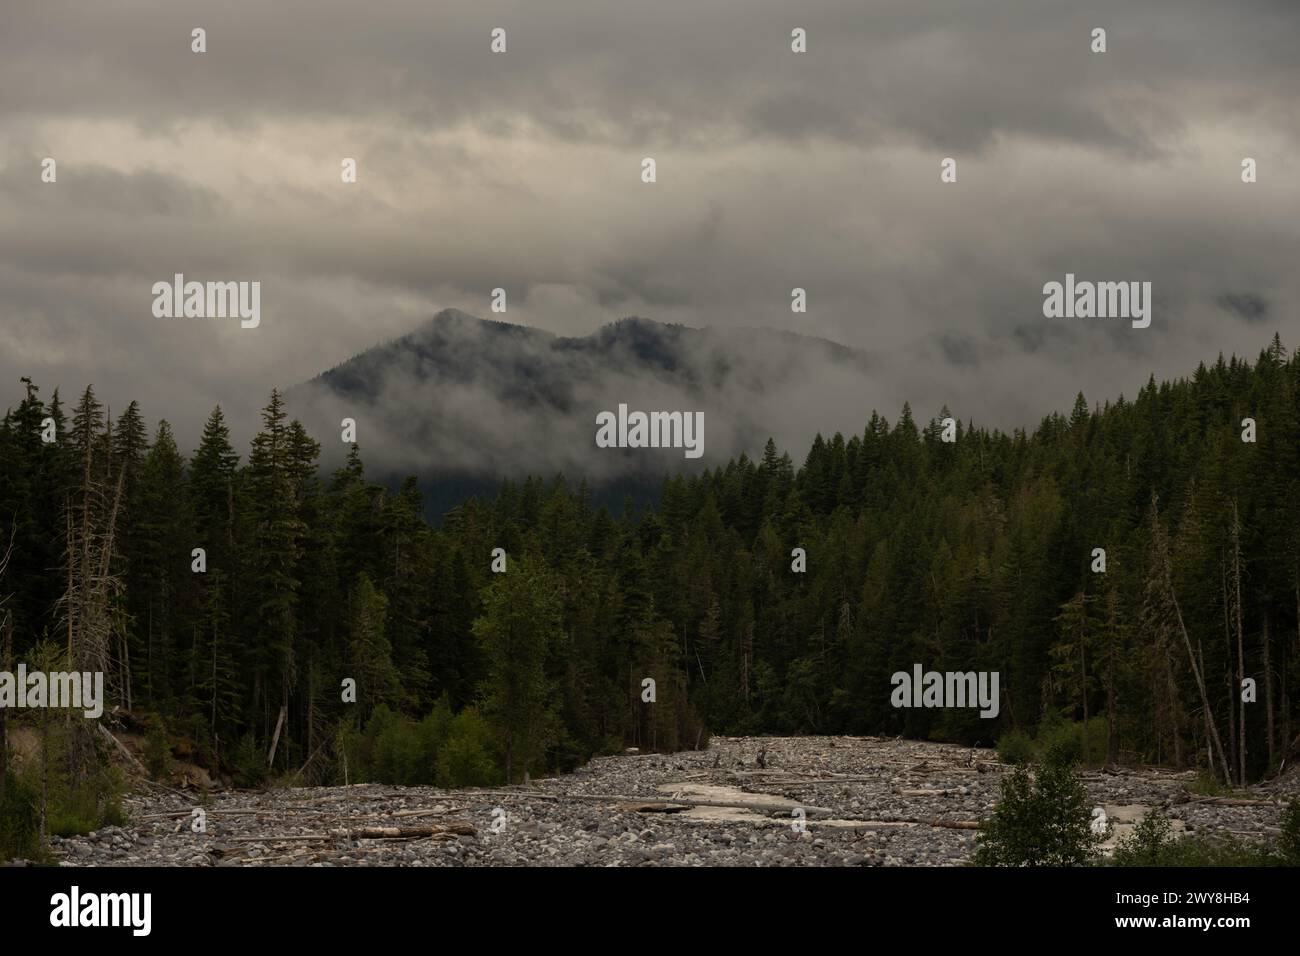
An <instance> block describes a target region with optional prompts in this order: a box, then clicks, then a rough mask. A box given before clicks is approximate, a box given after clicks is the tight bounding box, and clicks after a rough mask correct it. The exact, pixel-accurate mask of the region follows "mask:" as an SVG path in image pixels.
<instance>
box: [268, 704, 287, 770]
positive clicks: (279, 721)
mask: <svg viewBox="0 0 1300 956" xmlns="http://www.w3.org/2000/svg"><path fill="white" fill-rule="evenodd" d="M288 710H289V704H288V702H287V701H286V702H285V703H284V704H282V705H281V706H280V716H279V717H278V718H276V721H275V734H274V735H273V736H272V737H271V752H270V753H268V754H267V755H266V765H267V766H268V767H270V766H272V765H273V764H274V763H275V748H276V747H277V746H279V744H280V728H281V727H283V726H284V717H285V714H286V713H288Z"/></svg>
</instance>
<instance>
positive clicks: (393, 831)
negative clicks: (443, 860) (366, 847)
mask: <svg viewBox="0 0 1300 956" xmlns="http://www.w3.org/2000/svg"><path fill="white" fill-rule="evenodd" d="M477 833H478V830H476V829H475V828H474V827H473V826H472V825H471V824H468V823H449V824H447V825H446V826H438V827H351V828H348V829H340V830H330V831H329V835H330V836H332V837H339V838H342V839H347V840H411V839H423V838H426V837H433V838H435V839H447V840H450V839H452V838H453V837H457V836H475V835H476V834H477Z"/></svg>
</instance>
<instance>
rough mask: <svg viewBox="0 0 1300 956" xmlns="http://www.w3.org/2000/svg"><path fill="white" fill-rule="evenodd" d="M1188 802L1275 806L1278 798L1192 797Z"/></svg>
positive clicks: (1227, 805) (1231, 805)
mask: <svg viewBox="0 0 1300 956" xmlns="http://www.w3.org/2000/svg"><path fill="white" fill-rule="evenodd" d="M1188 802H1189V803H1199V804H1203V805H1205V806H1209V807H1275V806H1278V805H1279V804H1280V803H1281V801H1280V800H1251V799H1248V798H1246V797H1193V798H1192V799H1191V800H1189V801H1188Z"/></svg>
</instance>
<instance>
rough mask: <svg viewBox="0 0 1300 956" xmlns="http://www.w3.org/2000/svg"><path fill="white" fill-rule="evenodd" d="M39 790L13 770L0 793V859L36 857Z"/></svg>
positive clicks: (39, 822)
mask: <svg viewBox="0 0 1300 956" xmlns="http://www.w3.org/2000/svg"><path fill="white" fill-rule="evenodd" d="M40 799H41V795H40V792H39V791H38V790H37V789H36V788H35V787H32V786H30V785H29V784H27V783H26V782H25V781H24V780H22V779H21V778H19V777H18V776H16V775H15V774H13V773H10V774H9V775H8V776H7V777H6V778H5V783H4V795H3V797H0V863H3V862H4V861H5V860H10V859H19V860H31V859H35V858H36V857H37V855H38V854H39V851H40V842H41V811H40Z"/></svg>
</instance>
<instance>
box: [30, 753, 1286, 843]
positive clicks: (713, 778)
mask: <svg viewBox="0 0 1300 956" xmlns="http://www.w3.org/2000/svg"><path fill="white" fill-rule="evenodd" d="M1006 770H1007V768H1006V767H1004V766H1003V765H1001V764H999V763H998V761H997V757H996V755H995V754H994V753H993V752H992V751H988V750H971V749H969V748H965V747H958V746H952V745H946V744H931V743H921V742H917V741H906V740H893V739H881V738H871V737H789V738H772V737H763V738H737V737H730V738H714V739H713V741H712V742H711V744H710V746H709V748H708V749H707V750H704V751H692V752H686V753H680V754H644V755H636V754H628V755H622V756H617V757H601V758H597V759H595V760H593V761H592V762H591V763H590V764H588V765H587V766H586V767H584V768H582V769H581V770H579V771H577V772H575V773H573V774H569V775H567V776H564V777H558V778H548V779H544V780H537V781H533V782H532V783H531V784H529V785H527V786H515V787H506V788H501V789H497V790H438V789H435V788H432V787H394V786H385V785H379V784H361V785H354V786H348V787H312V788H303V789H292V790H269V791H265V792H250V791H231V792H219V793H214V794H209V795H202V794H198V793H195V794H182V793H179V792H175V791H169V790H164V789H161V788H158V787H156V786H151V787H149V788H148V790H147V792H136V793H133V794H132V795H130V796H128V797H127V798H126V801H125V802H126V808H127V811H128V813H129V815H130V822H129V824H128V825H127V826H125V827H106V828H104V829H103V830H100V831H98V832H96V833H93V834H89V835H86V836H82V837H76V838H71V839H62V840H59V839H56V840H54V847H53V848H54V851H55V853H56V854H57V855H58V857H59V858H60V859H61V860H62V861H63V862H64V863H65V865H74V866H96V865H114V866H140V865H164V866H529V865H541V866H552V865H556V866H671V865H676V866H701V865H707V866H807V865H814V866H864V865H868V866H957V865H961V864H963V863H965V862H967V861H968V860H969V858H970V856H971V854H972V853H973V852H974V848H975V830H974V829H973V828H974V826H975V824H976V823H977V821H979V820H981V819H983V818H985V817H987V816H988V814H989V813H990V811H991V810H992V808H993V804H994V801H995V800H996V798H997V795H998V783H999V781H1000V780H1001V778H1002V775H1003V773H1004V772H1005V771H1006ZM1083 777H1084V782H1085V785H1086V787H1087V788H1088V792H1089V795H1090V797H1091V798H1092V800H1093V801H1094V803H1095V805H1097V806H1102V807H1104V808H1105V809H1106V812H1107V815H1108V817H1109V818H1110V819H1111V820H1112V821H1115V822H1117V823H1118V824H1119V825H1118V826H1117V827H1116V830H1117V831H1118V832H1117V833H1116V836H1120V835H1122V834H1123V833H1124V832H1125V831H1126V830H1127V829H1129V828H1130V827H1131V822H1132V821H1133V820H1135V819H1137V818H1138V817H1139V816H1140V814H1141V813H1142V812H1143V811H1144V810H1145V808H1146V807H1149V806H1160V807H1162V808H1164V810H1165V812H1166V813H1167V814H1168V815H1169V816H1170V817H1172V818H1173V819H1174V821H1175V827H1176V828H1178V829H1180V830H1182V831H1183V832H1197V831H1200V832H1206V831H1208V832H1223V831H1230V832H1232V833H1234V834H1236V835H1238V836H1244V837H1250V836H1261V835H1264V834H1266V833H1269V832H1274V831H1275V830H1276V827H1277V823H1278V817H1279V815H1280V809H1281V808H1280V805H1274V804H1251V805H1244V806H1223V805H1217V804H1215V803H1212V802H1210V801H1209V800H1207V799H1206V798H1202V797H1198V796H1196V795H1194V794H1193V793H1191V792H1189V790H1188V787H1189V786H1190V785H1191V784H1192V782H1193V780H1194V774H1192V773H1191V772H1190V771H1189V772H1185V773H1174V772H1170V771H1163V770H1156V769H1149V770H1145V769H1144V770H1127V769H1125V770H1118V771H1100V770H1095V771H1087V772H1085V773H1084V774H1083ZM1296 789H1297V778H1296V777H1295V776H1294V775H1293V776H1292V777H1291V781H1290V786H1289V792H1290V793H1294V792H1295V791H1296ZM1287 792H1288V787H1287V786H1286V785H1285V784H1284V785H1281V786H1279V784H1278V783H1277V782H1274V783H1273V784H1272V785H1271V786H1270V787H1269V788H1268V789H1261V790H1260V791H1259V792H1258V793H1252V794H1250V795H1249V796H1251V797H1254V798H1255V799H1259V800H1264V799H1268V798H1271V797H1273V796H1276V795H1285V794H1286V793H1287ZM196 809H197V810H201V811H202V813H201V815H196V814H195V812H194V811H195V810H196ZM200 820H201V822H202V824H203V827H202V829H203V830H204V832H195V828H196V823H197V822H198V821H200ZM1111 842H1113V840H1112V841H1111Z"/></svg>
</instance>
